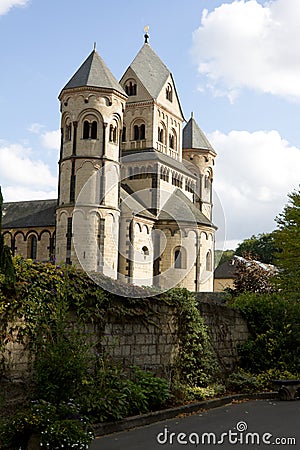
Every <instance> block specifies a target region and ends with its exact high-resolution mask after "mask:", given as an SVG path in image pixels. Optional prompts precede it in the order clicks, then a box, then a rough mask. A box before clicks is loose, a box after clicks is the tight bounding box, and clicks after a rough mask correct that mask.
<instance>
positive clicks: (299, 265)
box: [274, 189, 300, 293]
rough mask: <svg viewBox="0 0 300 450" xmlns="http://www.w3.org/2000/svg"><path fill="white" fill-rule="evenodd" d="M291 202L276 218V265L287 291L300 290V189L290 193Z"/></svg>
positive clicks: (283, 286)
mask: <svg viewBox="0 0 300 450" xmlns="http://www.w3.org/2000/svg"><path fill="white" fill-rule="evenodd" d="M288 197H289V203H288V204H287V205H286V206H285V208H284V210H283V212H282V213H281V214H279V216H278V217H277V218H276V222H277V224H278V229H277V230H275V232H274V236H275V245H276V246H277V247H278V249H279V251H278V252H277V253H276V265H277V266H278V267H279V269H280V272H279V276H278V282H279V286H280V288H281V289H282V290H284V291H286V292H292V293H299V292H300V189H299V190H298V191H294V192H292V193H291V194H289V195H288Z"/></svg>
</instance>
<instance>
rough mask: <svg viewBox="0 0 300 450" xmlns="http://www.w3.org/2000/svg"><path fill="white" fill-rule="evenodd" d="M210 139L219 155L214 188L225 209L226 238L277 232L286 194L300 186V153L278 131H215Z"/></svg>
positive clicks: (238, 238)
mask: <svg viewBox="0 0 300 450" xmlns="http://www.w3.org/2000/svg"><path fill="white" fill-rule="evenodd" d="M209 140H210V141H211V143H212V144H213V146H214V148H215V150H216V151H217V153H218V156H217V159H216V167H215V176H214V189H215V191H216V194H217V195H218V197H219V198H220V201H221V204H222V207H223V210H224V214H225V228H226V230H225V233H226V236H227V239H229V240H243V239H245V238H247V237H250V236H251V235H252V234H258V233H263V232H270V231H272V230H273V229H275V227H276V223H275V222H274V219H275V217H276V216H277V215H278V214H279V213H280V212H281V211H282V209H283V207H284V205H285V204H286V203H287V200H288V199H287V194H288V193H290V192H292V191H293V190H294V189H297V188H298V186H299V173H300V149H298V148H296V147H293V146H291V145H290V144H289V143H288V142H287V141H285V140H284V139H282V138H281V136H280V134H279V133H278V132H277V131H268V132H267V131H256V132H253V133H250V132H248V131H231V132H230V133H228V134H224V133H221V132H219V131H215V132H214V133H211V134H210V135H209ZM217 225H218V223H217ZM223 234H224V233H223Z"/></svg>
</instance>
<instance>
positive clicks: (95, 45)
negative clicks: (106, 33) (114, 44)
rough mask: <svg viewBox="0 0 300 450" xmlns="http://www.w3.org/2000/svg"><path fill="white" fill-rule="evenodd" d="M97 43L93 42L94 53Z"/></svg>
mask: <svg viewBox="0 0 300 450" xmlns="http://www.w3.org/2000/svg"><path fill="white" fill-rule="evenodd" d="M96 47H97V42H94V51H95V50H96Z"/></svg>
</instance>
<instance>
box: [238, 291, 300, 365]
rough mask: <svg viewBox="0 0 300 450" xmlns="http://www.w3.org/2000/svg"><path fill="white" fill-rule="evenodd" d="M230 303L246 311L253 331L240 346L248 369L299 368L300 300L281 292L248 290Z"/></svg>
mask: <svg viewBox="0 0 300 450" xmlns="http://www.w3.org/2000/svg"><path fill="white" fill-rule="evenodd" d="M231 306H232V307H234V308H236V309H239V310H240V311H241V312H242V313H243V315H244V316H245V318H246V320H247V322H248V326H249V331H250V333H251V337H250V339H249V340H248V341H247V342H246V343H245V344H243V345H241V347H240V349H239V354H240V357H241V359H240V364H241V366H242V367H243V368H244V369H245V370H249V371H252V372H254V373H260V372H264V371H266V370H269V369H277V370H281V371H283V370H289V371H291V372H297V371H298V370H299V367H300V302H299V301H297V300H294V299H292V298H290V297H287V296H284V295H283V294H281V293H277V294H249V293H248V294H243V295H240V296H238V297H237V298H235V299H234V301H233V303H232V304H231Z"/></svg>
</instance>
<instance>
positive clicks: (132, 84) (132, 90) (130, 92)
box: [125, 81, 137, 97]
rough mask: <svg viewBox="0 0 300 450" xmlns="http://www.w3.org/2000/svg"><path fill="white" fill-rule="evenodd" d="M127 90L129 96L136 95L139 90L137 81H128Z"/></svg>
mask: <svg viewBox="0 0 300 450" xmlns="http://www.w3.org/2000/svg"><path fill="white" fill-rule="evenodd" d="M125 92H126V94H127V95H128V97H130V96H132V95H136V92H137V89H136V83H135V82H134V81H128V82H127V83H126V86H125Z"/></svg>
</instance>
